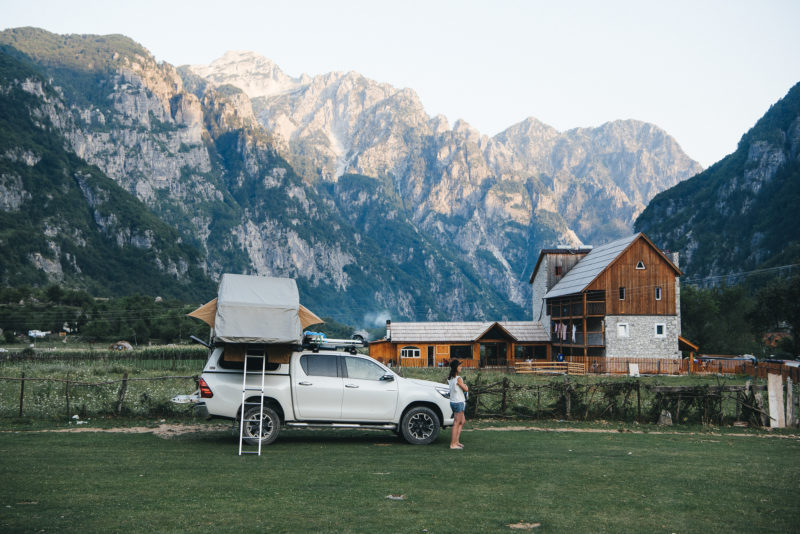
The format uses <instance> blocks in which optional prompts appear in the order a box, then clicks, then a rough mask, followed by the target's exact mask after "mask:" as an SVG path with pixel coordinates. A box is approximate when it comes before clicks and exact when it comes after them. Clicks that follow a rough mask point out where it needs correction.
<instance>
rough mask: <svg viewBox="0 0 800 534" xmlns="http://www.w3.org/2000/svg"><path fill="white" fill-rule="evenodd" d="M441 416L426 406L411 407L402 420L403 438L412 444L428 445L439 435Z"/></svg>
mask: <svg viewBox="0 0 800 534" xmlns="http://www.w3.org/2000/svg"><path fill="white" fill-rule="evenodd" d="M440 426H441V425H440V424H439V418H438V417H437V416H436V413H434V411H433V410H431V409H430V408H427V407H425V406H416V407H414V408H411V409H410V410H408V411H407V412H406V414H405V415H404V416H403V420H402V421H401V422H400V432H401V433H402V434H403V439H405V440H406V441H407V442H409V443H410V444H412V445H427V444H428V443H431V442H433V441H434V440H435V439H436V438H437V437H438V436H439V428H440Z"/></svg>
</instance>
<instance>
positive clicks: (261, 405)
mask: <svg viewBox="0 0 800 534" xmlns="http://www.w3.org/2000/svg"><path fill="white" fill-rule="evenodd" d="M251 359H252V360H255V359H259V360H261V386H260V387H253V386H248V385H247V363H248V360H251ZM266 371H267V355H266V354H264V355H261V356H251V355H249V354H247V353H245V355H244V365H243V369H242V412H241V414H239V456H241V455H242V454H257V455H259V456H261V440H260V439H259V440H258V448H257V450H247V449H245V448H244V426H245V425H247V424H250V423H258V435H259V436H261V434H262V433H263V431H264V418H263V417H260V416H259V417H257V418H255V419H245V418H244V414H245V412H247V409H248V408H252V407H253V406H258V407H259V411H258V413H259V414H263V412H264V378H265V375H266ZM256 391H257V392H259V395H258V402H253V401H250V402H248V401H247V398H248V396H249V395H248V394H250V393H253V392H256Z"/></svg>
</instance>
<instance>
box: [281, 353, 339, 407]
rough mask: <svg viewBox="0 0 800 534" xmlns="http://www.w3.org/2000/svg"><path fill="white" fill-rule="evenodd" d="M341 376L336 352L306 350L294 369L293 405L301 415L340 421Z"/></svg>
mask: <svg viewBox="0 0 800 534" xmlns="http://www.w3.org/2000/svg"><path fill="white" fill-rule="evenodd" d="M343 386H344V385H343V383H342V377H341V376H340V373H339V357H338V356H336V355H334V354H303V355H302V356H300V365H299V366H297V368H293V369H292V388H293V389H294V409H295V412H296V413H297V416H298V418H300V419H306V420H312V419H313V420H317V421H338V420H339V419H341V416H342V390H343Z"/></svg>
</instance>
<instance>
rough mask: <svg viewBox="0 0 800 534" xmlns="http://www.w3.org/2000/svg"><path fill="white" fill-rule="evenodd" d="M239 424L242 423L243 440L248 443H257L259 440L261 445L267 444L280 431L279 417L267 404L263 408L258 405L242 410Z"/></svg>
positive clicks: (274, 438)
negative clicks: (242, 415) (242, 414)
mask: <svg viewBox="0 0 800 534" xmlns="http://www.w3.org/2000/svg"><path fill="white" fill-rule="evenodd" d="M259 423H260V427H261V434H260V435H259ZM240 424H241V425H242V437H243V441H244V442H245V443H247V444H248V445H258V442H259V441H261V445H262V446H263V445H269V444H270V443H272V442H273V441H275V440H276V439H278V433H279V432H280V431H281V418H280V417H278V414H277V412H275V410H273V409H272V408H270V407H269V406H264V409H263V410H262V409H261V408H259V407H258V406H255V407H253V408H250V409H249V410H247V411H246V412H244V417H242V421H241V423H240Z"/></svg>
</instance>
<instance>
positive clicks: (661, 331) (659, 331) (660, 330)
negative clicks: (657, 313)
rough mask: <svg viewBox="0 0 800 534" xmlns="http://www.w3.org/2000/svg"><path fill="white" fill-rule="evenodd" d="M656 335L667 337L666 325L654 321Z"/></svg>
mask: <svg viewBox="0 0 800 534" xmlns="http://www.w3.org/2000/svg"><path fill="white" fill-rule="evenodd" d="M655 333H656V337H667V325H665V324H664V323H656V330H655Z"/></svg>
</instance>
